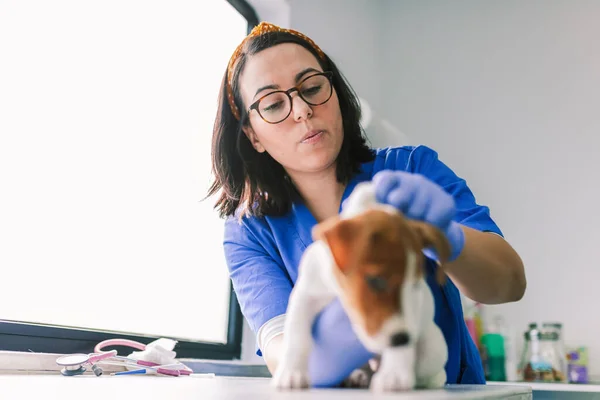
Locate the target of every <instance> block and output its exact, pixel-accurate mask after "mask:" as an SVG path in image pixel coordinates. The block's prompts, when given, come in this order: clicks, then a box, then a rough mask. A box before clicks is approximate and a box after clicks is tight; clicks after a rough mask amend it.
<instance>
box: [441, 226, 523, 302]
mask: <svg viewBox="0 0 600 400" xmlns="http://www.w3.org/2000/svg"><path fill="white" fill-rule="evenodd" d="M461 228H462V229H463V231H464V233H465V245H464V248H463V250H462V252H461V253H460V255H459V257H458V258H457V259H456V260H454V261H453V262H451V263H448V264H446V265H445V271H446V273H447V274H448V276H449V277H450V278H451V279H452V281H453V282H454V283H455V284H456V286H457V287H458V288H459V290H460V291H461V292H462V293H464V295H465V296H467V297H469V298H470V299H472V300H474V301H477V302H480V303H483V304H501V303H507V302H512V301H518V300H520V299H521V298H522V297H523V295H524V293H525V288H526V286H527V282H526V278H525V270H524V267H523V262H522V261H521V258H520V257H519V255H518V254H517V253H516V251H515V250H514V249H513V248H512V247H511V245H510V244H508V242H506V241H505V240H504V239H503V238H502V237H500V236H498V235H495V234H493V233H488V232H480V231H478V230H475V229H471V228H468V227H465V226H461Z"/></svg>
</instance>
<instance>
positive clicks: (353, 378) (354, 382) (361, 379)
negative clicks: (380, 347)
mask: <svg viewBox="0 0 600 400" xmlns="http://www.w3.org/2000/svg"><path fill="white" fill-rule="evenodd" d="M372 377H373V371H371V369H370V368H368V366H367V368H364V367H363V368H357V369H355V370H354V371H352V373H351V374H350V376H348V377H347V378H346V379H344V382H343V383H342V387H347V388H361V389H364V388H368V387H369V385H370V383H371V378H372Z"/></svg>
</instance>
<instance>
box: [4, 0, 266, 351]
mask: <svg viewBox="0 0 600 400" xmlns="http://www.w3.org/2000/svg"><path fill="white" fill-rule="evenodd" d="M216 1H223V0H216ZM226 1H227V2H228V3H229V4H231V5H232V6H233V8H234V9H235V10H236V11H238V12H239V13H240V14H241V15H242V16H243V17H244V18H245V19H246V21H247V22H248V29H247V32H248V33H250V31H251V30H252V28H254V27H255V26H256V25H258V23H259V20H258V17H257V15H256V12H255V10H254V8H253V7H252V6H251V5H250V4H249V3H248V2H247V1H246V0H226ZM229 291H230V295H229V316H228V326H227V342H226V343H212V342H202V341H186V340H179V341H178V343H177V345H176V346H175V349H174V350H175V351H176V352H177V358H194V359H211V360H234V359H240V357H241V353H242V331H243V322H244V317H243V315H242V312H241V308H240V305H239V303H238V300H237V296H236V295H235V291H234V289H233V285H232V283H231V281H230V282H229ZM159 337H160V336H153V335H139V334H127V333H121V332H114V331H108V330H101V329H86V328H78V327H66V326H55V325H51V324H39V323H33V322H23V321H8V320H2V319H0V351H23V352H36V353H57V354H69V353H92V352H93V351H94V347H95V346H96V344H98V343H99V342H101V341H103V340H107V339H116V338H120V339H129V340H135V341H137V342H140V343H144V344H148V343H150V342H152V341H154V340H156V339H158V338H159ZM110 349H115V350H117V351H118V352H119V354H127V353H129V352H131V351H132V349H131V348H125V347H120V346H112V347H110Z"/></svg>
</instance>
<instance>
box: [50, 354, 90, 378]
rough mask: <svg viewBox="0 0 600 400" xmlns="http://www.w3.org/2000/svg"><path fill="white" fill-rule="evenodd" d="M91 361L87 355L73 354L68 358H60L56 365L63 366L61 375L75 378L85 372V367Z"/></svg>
mask: <svg viewBox="0 0 600 400" xmlns="http://www.w3.org/2000/svg"><path fill="white" fill-rule="evenodd" d="M88 359H89V356H88V355H87V354H72V355H68V356H62V357H59V358H58V359H57V360H56V364H58V365H60V366H62V367H63V368H62V369H61V370H60V373H61V374H63V375H64V376H75V375H81V374H83V373H84V372H85V367H84V366H83V364H84V363H86V362H87V361H88Z"/></svg>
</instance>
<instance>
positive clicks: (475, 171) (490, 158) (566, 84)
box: [256, 0, 600, 375]
mask: <svg viewBox="0 0 600 400" xmlns="http://www.w3.org/2000/svg"><path fill="white" fill-rule="evenodd" d="M256 1H259V0H256ZM283 3H285V4H286V5H287V6H289V7H290V17H289V21H290V25H291V27H292V28H295V29H298V30H301V31H303V32H304V33H306V34H307V35H309V36H310V37H312V38H313V39H314V40H315V41H316V42H317V43H318V44H319V45H320V46H321V47H323V49H324V50H325V51H326V52H328V53H329V54H330V56H331V57H332V58H333V59H334V61H335V62H336V63H337V64H338V66H339V67H340V68H341V69H342V71H343V72H344V74H345V75H346V76H347V78H348V79H349V80H350V82H351V84H352V85H353V87H354V88H355V90H356V91H357V92H358V93H359V95H361V96H362V97H364V98H366V99H367V100H368V101H369V103H370V105H371V106H372V107H373V109H374V112H375V115H376V117H377V118H378V120H376V122H377V121H379V122H381V121H382V120H386V121H389V122H391V123H392V124H393V126H394V128H395V129H396V130H397V132H396V133H390V131H389V130H388V131H385V130H382V128H381V126H382V125H381V124H380V125H379V126H377V125H374V126H375V127H377V128H378V129H377V130H372V129H370V130H368V132H369V137H370V139H371V141H372V143H373V145H375V146H386V145H400V144H418V143H423V144H426V145H429V146H431V147H433V148H435V149H436V150H438V151H439V153H440V157H441V159H442V160H443V161H445V162H446V163H447V164H449V165H450V166H451V167H452V168H453V169H454V170H455V171H456V172H457V173H458V174H459V175H461V176H462V177H464V178H465V179H467V182H468V184H469V185H470V187H471V188H472V189H473V191H474V192H475V194H476V196H477V200H478V201H479V202H480V203H484V204H486V205H489V206H490V208H491V210H492V216H493V218H494V219H495V220H496V221H497V222H498V224H499V225H500V227H501V229H502V230H503V231H504V233H505V235H506V238H507V240H508V241H509V242H510V243H511V244H512V245H513V246H514V247H515V248H516V249H517V250H518V251H519V253H520V254H521V256H522V258H523V260H524V262H525V266H526V273H527V278H528V288H527V293H526V295H525V297H524V299H523V300H522V301H520V302H519V303H515V304H509V305H503V306H494V307H488V308H487V311H488V312H492V313H500V314H502V315H504V316H505V317H506V318H507V320H508V322H509V323H510V324H511V325H512V326H513V327H514V328H515V329H516V330H517V332H520V333H521V332H523V331H524V330H525V328H526V326H527V323H528V322H530V321H545V320H557V321H560V322H563V323H564V325H565V336H566V341H567V344H570V345H576V346H577V345H587V346H589V349H590V352H591V364H592V373H593V374H594V375H598V374H599V373H600V335H599V333H600V323H599V322H598V320H597V318H598V317H597V315H596V313H595V312H594V310H595V305H596V304H598V303H599V301H598V300H596V297H595V290H596V284H595V283H596V279H599V280H600V266H598V265H597V263H596V258H595V257H594V256H595V253H594V249H595V244H596V241H597V240H598V238H599V237H600V236H599V234H597V233H595V231H594V228H595V227H596V226H597V225H598V224H599V223H600V217H599V215H598V213H595V212H594V206H595V205H596V204H600V189H598V185H597V183H596V182H597V181H598V177H599V174H600V173H599V172H594V170H596V171H600V160H599V159H597V158H595V157H594V156H595V154H597V153H598V149H600V138H599V137H600V119H598V118H597V117H596V115H598V114H599V113H600V90H599V88H600V45H599V44H598V43H599V42H598V38H599V37H600V24H598V23H597V20H598V17H599V16H600V2H598V1H584V0H573V1H558V0H543V1H542V0H537V1H534V0H529V1H518V0H503V1H488V2H480V1H466V0H454V1H452V2H448V1H445V0H437V1H433V0H427V1H417V0H413V1H402V0H388V1H386V0H379V1H373V0H371V1H367V0H329V1H326V2H322V1H320V0H303V1H300V0H290V1H287V2H285V1H283ZM273 22H276V23H277V21H273ZM284 23H285V21H284ZM398 132H400V133H398ZM467 147H468V148H467ZM521 337H522V336H521Z"/></svg>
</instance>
